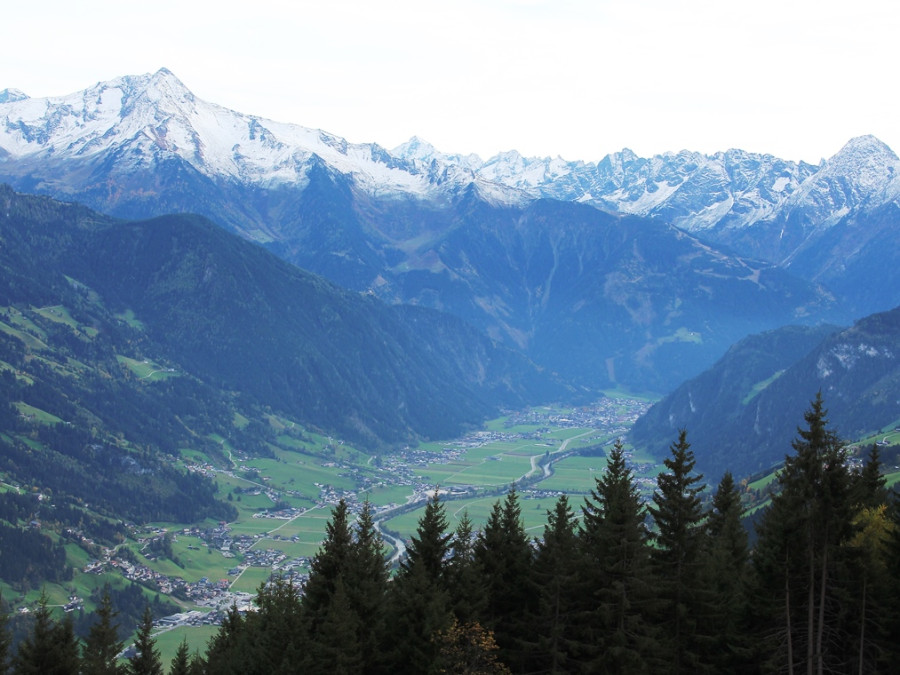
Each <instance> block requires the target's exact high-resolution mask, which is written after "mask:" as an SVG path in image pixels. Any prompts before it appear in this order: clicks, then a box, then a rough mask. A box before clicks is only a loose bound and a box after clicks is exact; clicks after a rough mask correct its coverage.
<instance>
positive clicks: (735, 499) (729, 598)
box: [699, 473, 751, 674]
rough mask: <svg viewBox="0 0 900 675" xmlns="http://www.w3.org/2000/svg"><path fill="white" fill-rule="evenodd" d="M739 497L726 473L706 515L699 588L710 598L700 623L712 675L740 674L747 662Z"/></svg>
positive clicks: (743, 539) (743, 538) (745, 558)
mask: <svg viewBox="0 0 900 675" xmlns="http://www.w3.org/2000/svg"><path fill="white" fill-rule="evenodd" d="M741 512H742V507H741V497H740V494H739V493H738V491H737V488H736V486H735V484H734V479H733V477H732V475H731V473H726V474H725V475H724V476H723V477H722V480H721V481H719V486H718V488H717V489H716V493H715V494H714V495H713V499H712V510H711V511H710V512H709V513H708V514H707V520H706V528H707V533H708V535H709V537H708V539H707V543H708V545H707V550H706V551H705V554H704V558H705V564H704V571H703V574H702V577H703V583H704V585H705V586H706V589H707V593H708V595H709V598H708V599H709V602H708V603H706V608H707V612H706V613H705V615H703V616H701V617H699V619H700V621H701V625H702V628H701V631H700V633H701V635H702V636H705V637H707V638H708V639H707V641H706V644H705V645H704V649H705V652H706V655H707V656H706V659H705V660H706V661H707V662H709V663H711V664H712V665H713V667H714V672H716V673H723V674H724V673H734V672H739V671H740V670H741V668H742V667H743V665H744V664H745V663H747V662H748V661H749V660H750V656H751V652H750V644H749V641H748V639H747V633H748V625H747V620H746V619H747V615H748V608H747V602H746V596H745V593H746V583H747V566H748V560H749V555H750V554H749V549H748V547H747V531H746V530H745V529H744V526H743V524H742V523H741Z"/></svg>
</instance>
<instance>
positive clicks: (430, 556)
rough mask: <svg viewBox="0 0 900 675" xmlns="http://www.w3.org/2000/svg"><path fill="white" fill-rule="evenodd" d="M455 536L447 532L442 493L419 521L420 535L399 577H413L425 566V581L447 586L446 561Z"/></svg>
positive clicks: (411, 545)
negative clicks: (411, 572)
mask: <svg viewBox="0 0 900 675" xmlns="http://www.w3.org/2000/svg"><path fill="white" fill-rule="evenodd" d="M451 536H452V535H451V534H449V533H447V515H446V512H445V509H444V504H443V503H442V502H441V500H440V494H439V491H438V490H437V489H435V491H434V494H433V495H432V497H431V498H430V499H429V500H428V502H427V503H426V505H425V513H424V514H423V515H422V518H421V519H420V520H419V524H418V527H417V528H416V533H415V534H414V535H413V536H412V538H411V540H410V543H409V546H407V547H406V559H405V560H403V561H402V562H401V563H400V572H399V575H398V576H399V578H402V577H403V576H404V575H406V574H409V572H410V570H411V569H412V568H414V567H416V566H421V567H422V571H423V573H424V576H425V578H427V579H428V580H429V581H431V582H432V583H434V584H437V585H438V586H441V587H445V586H446V583H445V578H444V572H445V562H446V561H445V558H446V556H447V552H448V551H449V549H450V545H449V541H450V537H451Z"/></svg>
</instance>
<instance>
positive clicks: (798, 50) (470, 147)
mask: <svg viewBox="0 0 900 675" xmlns="http://www.w3.org/2000/svg"><path fill="white" fill-rule="evenodd" d="M0 36H2V37H0V89H3V88H5V87H15V88H18V89H21V90H22V91H24V92H25V93H26V94H28V95H29V96H35V97H38V96H57V95H64V94H68V93H72V92H74V91H77V90H80V89H84V88H86V87H89V86H91V85H93V84H95V83H97V82H99V81H102V80H108V79H112V78H114V77H117V76H119V75H134V74H141V73H147V72H154V71H156V70H158V69H159V68H160V67H163V66H165V67H167V68H169V70H171V71H172V72H173V73H174V74H175V75H176V76H178V77H179V78H180V79H181V80H182V81H183V82H184V84H185V85H186V86H187V87H188V88H189V89H190V90H191V91H193V92H194V94H195V95H197V96H198V97H200V98H202V99H205V100H207V101H211V102H214V103H218V104H221V105H223V106H226V107H228V108H232V109H234V110H238V111H240V112H243V113H249V114H254V115H260V116H262V117H267V118H271V119H275V120H279V121H283V122H294V123H296V124H301V125H303V126H307V127H313V128H320V129H324V130H326V131H329V132H331V133H334V134H336V135H338V136H343V137H345V138H346V139H348V140H349V141H352V142H370V141H372V142H376V143H379V144H381V145H383V146H385V147H387V148H393V147H395V146H396V145H398V144H400V143H402V142H403V141H405V140H407V139H408V138H409V137H410V136H412V135H417V136H419V137H421V138H423V139H424V140H427V141H429V142H431V143H432V144H433V145H434V146H435V147H437V148H438V149H439V150H442V151H444V152H454V153H470V152H474V153H478V154H479V155H481V156H482V157H483V158H487V157H490V156H492V155H494V154H496V153H497V152H500V151H503V150H511V149H515V150H518V151H519V152H521V153H522V154H524V155H528V156H533V155H537V156H556V155H560V156H562V157H564V158H565V159H570V160H572V159H584V160H589V161H596V160H598V159H600V158H602V157H603V156H604V155H606V154H607V153H609V152H614V151H617V150H621V149H622V148H623V147H628V148H631V149H632V150H634V151H635V152H637V153H638V154H640V155H644V156H647V155H650V154H654V153H658V152H665V151H668V150H672V151H677V150H681V149H689V150H699V151H701V152H715V151H718V150H727V149H728V148H732V147H738V148H743V149H746V150H752V151H757V152H768V153H772V154H774V155H777V156H779V157H782V158H785V159H793V160H799V159H803V160H806V161H809V162H818V161H819V159H821V158H823V157H828V156H830V155H832V154H834V153H835V152H837V151H838V150H839V149H840V148H841V146H843V145H844V143H845V142H846V141H847V140H849V139H850V138H851V137H853V136H859V135H862V134H874V135H876V136H878V137H879V138H880V139H881V140H883V141H884V142H886V143H887V144H888V145H890V146H891V147H892V148H893V149H894V150H895V151H897V152H900V116H898V111H897V107H898V103H900V88H898V83H897V72H898V64H900V56H898V45H900V4H898V3H897V2H896V0H842V1H841V2H834V1H832V0H817V1H811V0H798V1H793V0H753V1H749V0H746V1H744V2H735V1H733V0H684V1H679V0H583V1H582V0H546V1H545V0H482V1H475V0H441V1H439V2H438V1H432V0H410V1H407V0H400V1H396V2H394V1H391V0H316V1H315V2H307V1H306V0H299V1H298V0H242V1H241V2H232V1H231V0H216V1H215V2H198V1H196V0H178V1H174V0H155V1H154V2H152V3H132V2H128V0H125V1H124V2H123V1H122V0H117V1H116V2H108V1H105V0H84V1H82V0H77V1H75V2H73V1H72V0H65V1H55V0H54V1H50V2H44V1H42V0H30V1H29V2H27V3H26V2H16V3H15V6H7V7H5V8H4V10H3V27H2V29H0Z"/></svg>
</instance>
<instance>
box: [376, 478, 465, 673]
mask: <svg viewBox="0 0 900 675" xmlns="http://www.w3.org/2000/svg"><path fill="white" fill-rule="evenodd" d="M446 529H447V517H446V515H445V512H444V505H443V504H442V503H441V501H440V496H439V494H438V491H437V490H435V492H434V494H433V496H432V497H431V498H430V499H429V500H428V503H427V504H426V506H425V513H424V514H423V515H422V517H421V518H420V519H419V523H418V527H417V528H416V533H415V534H414V535H413V536H412V538H411V541H410V544H409V546H408V547H407V556H406V559H405V560H403V561H402V562H401V563H400V570H399V572H398V573H397V577H396V579H394V583H393V585H392V589H391V619H390V624H391V634H392V639H391V642H392V643H393V645H394V646H395V650H394V651H395V657H394V661H395V663H397V664H403V665H402V667H403V668H405V669H408V670H406V672H425V671H427V670H428V669H429V668H430V667H431V665H432V664H433V662H434V659H435V658H436V656H437V645H436V644H435V642H434V637H435V635H436V634H437V632H438V631H441V630H444V629H445V628H446V627H447V626H448V625H450V622H451V620H452V613H451V611H450V594H449V591H448V584H447V572H446V566H447V561H446V557H447V554H448V551H449V540H450V536H451V535H450V534H448V533H447V532H446Z"/></svg>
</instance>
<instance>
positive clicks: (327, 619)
mask: <svg viewBox="0 0 900 675" xmlns="http://www.w3.org/2000/svg"><path fill="white" fill-rule="evenodd" d="M359 622H360V619H359V617H358V616H357V615H356V612H354V611H353V608H352V607H351V606H350V601H349V599H348V598H347V594H346V592H345V591H344V581H343V578H342V577H340V576H338V577H337V579H336V580H335V585H334V593H333V594H332V597H331V601H330V602H329V603H328V610H327V612H326V614H325V616H324V617H323V620H322V624H321V628H320V630H319V631H318V634H317V639H316V641H315V643H314V644H313V645H312V655H313V659H312V661H311V662H308V663H307V664H306V667H305V668H304V669H303V672H305V673H309V675H317V674H321V675H354V674H357V673H363V672H365V671H364V665H365V664H364V663H363V655H362V650H361V648H360V644H359ZM285 672H290V670H286V671H285Z"/></svg>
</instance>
